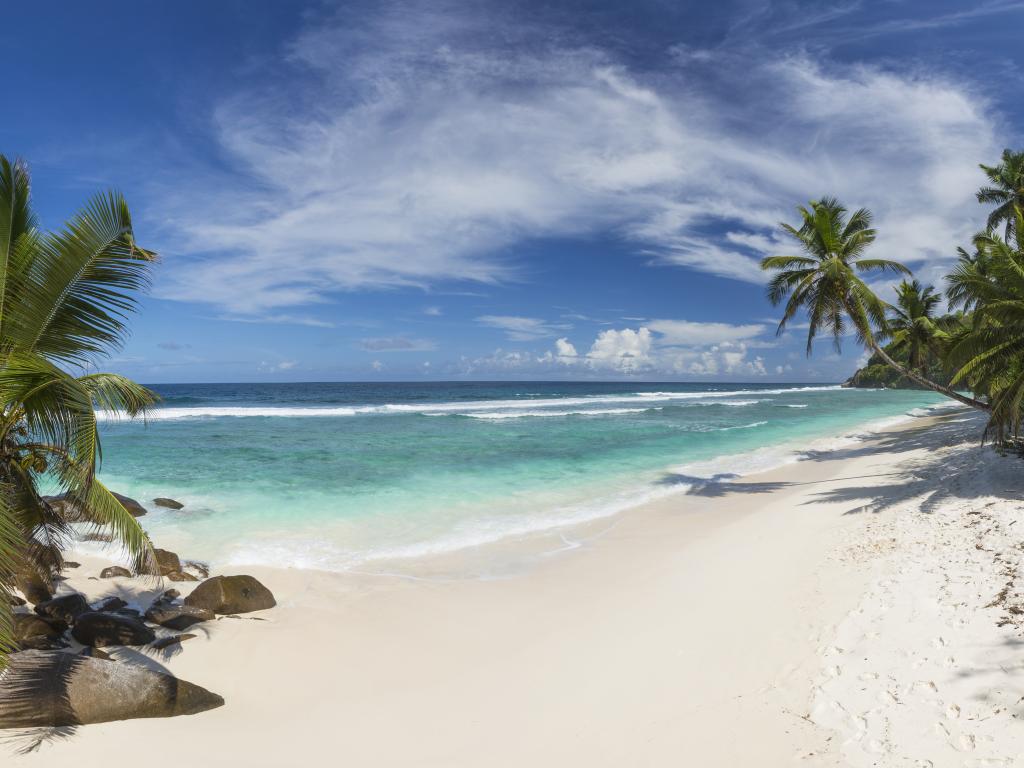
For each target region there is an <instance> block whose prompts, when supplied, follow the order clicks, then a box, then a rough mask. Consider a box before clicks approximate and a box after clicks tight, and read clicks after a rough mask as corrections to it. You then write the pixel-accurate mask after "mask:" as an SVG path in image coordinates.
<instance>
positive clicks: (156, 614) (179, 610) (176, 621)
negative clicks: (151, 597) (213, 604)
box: [146, 600, 216, 631]
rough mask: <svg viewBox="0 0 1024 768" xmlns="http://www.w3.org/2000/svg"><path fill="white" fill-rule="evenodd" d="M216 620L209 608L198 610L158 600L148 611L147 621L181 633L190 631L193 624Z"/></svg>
mask: <svg viewBox="0 0 1024 768" xmlns="http://www.w3.org/2000/svg"><path fill="white" fill-rule="evenodd" d="M214 618H216V617H215V616H214V613H213V611H211V610H209V609H207V608H198V607H196V606H194V605H170V604H169V603H166V602H164V601H162V600H157V601H156V602H155V603H154V604H153V606H152V607H151V608H150V609H149V610H148V611H146V621H151V622H152V623H154V624H159V625H160V626H161V627H167V628H168V629H176V630H179V631H180V630H183V629H188V628H189V627H191V626H192V625H193V624H199V623H200V622H203V621H212V620H213V619H214Z"/></svg>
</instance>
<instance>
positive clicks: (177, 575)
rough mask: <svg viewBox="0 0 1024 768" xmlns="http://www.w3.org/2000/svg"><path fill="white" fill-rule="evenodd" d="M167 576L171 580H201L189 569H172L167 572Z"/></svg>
mask: <svg viewBox="0 0 1024 768" xmlns="http://www.w3.org/2000/svg"><path fill="white" fill-rule="evenodd" d="M167 578H168V579H170V580H171V581H199V578H198V577H196V576H193V575H192V574H191V573H189V572H188V571H171V572H170V573H168V574H167Z"/></svg>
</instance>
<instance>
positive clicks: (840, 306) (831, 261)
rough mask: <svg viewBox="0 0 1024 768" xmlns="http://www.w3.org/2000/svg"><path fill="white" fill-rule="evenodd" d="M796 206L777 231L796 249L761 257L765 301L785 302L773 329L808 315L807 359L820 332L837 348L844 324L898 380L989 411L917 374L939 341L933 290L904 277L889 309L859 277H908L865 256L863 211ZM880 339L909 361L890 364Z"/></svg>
mask: <svg viewBox="0 0 1024 768" xmlns="http://www.w3.org/2000/svg"><path fill="white" fill-rule="evenodd" d="M798 210H799V212H800V216H801V218H802V219H803V221H802V223H801V224H800V226H799V227H793V226H790V225H789V224H782V229H783V231H785V232H786V233H787V234H789V235H790V236H791V237H792V238H793V239H794V240H796V241H797V242H798V243H799V244H800V249H801V254H800V255H796V256H769V257H768V258H766V259H764V260H763V261H762V262H761V268H762V269H764V270H766V271H773V272H774V273H775V274H774V276H773V277H772V278H771V280H769V282H768V299H769V300H770V301H771V302H772V304H773V305H778V304H781V303H782V302H783V301H786V307H785V310H784V311H783V315H782V320H781V322H780V323H779V330H778V332H779V333H782V332H783V330H785V328H786V325H787V323H789V321H790V320H792V319H793V318H794V317H795V316H796V315H797V313H798V312H800V311H801V310H802V311H803V312H804V313H805V314H806V316H807V320H808V328H807V354H808V356H810V354H811V351H812V348H813V344H814V339H815V337H816V336H817V335H818V333H819V332H822V331H825V332H827V333H828V334H829V335H831V336H832V339H833V343H834V345H835V348H836V350H837V351H839V348H840V340H841V339H842V337H843V336H844V335H845V333H846V331H847V328H848V326H847V323H849V326H851V329H852V331H853V332H854V335H855V336H856V338H857V341H858V342H860V343H861V344H863V345H865V346H867V347H869V348H870V349H871V350H873V351H874V353H875V354H876V355H877V356H878V357H879V358H881V360H882V361H883V362H885V364H886V365H888V366H889V367H890V368H893V369H894V370H895V371H896V373H897V374H898V375H899V376H900V377H905V378H907V379H909V380H911V381H913V382H914V383H915V384H917V385H919V386H922V387H926V388H928V389H932V390H935V391H936V392H941V393H942V394H944V395H946V396H947V397H951V398H953V399H954V400H958V401H959V402H962V403H964V404H965V405H970V406H972V407H975V408H980V409H983V410H988V405H987V404H986V403H983V402H980V401H978V400H976V399H973V398H971V397H968V396H966V395H963V394H961V393H959V392H956V391H954V390H953V389H951V388H949V387H948V386H945V385H944V384H940V383H939V382H936V381H933V380H932V379H929V378H926V377H925V376H924V375H923V373H922V370H923V368H924V366H925V362H926V361H928V360H930V359H931V358H932V357H934V356H935V354H936V353H937V352H938V350H939V347H940V346H941V343H942V341H943V338H942V336H941V335H940V330H941V329H939V328H938V326H937V325H936V323H935V321H934V319H933V318H932V315H933V314H934V310H935V307H936V305H937V303H938V297H937V295H936V294H935V292H934V290H933V289H931V288H927V289H926V288H923V287H922V286H921V285H920V283H918V282H917V281H914V282H911V283H907V282H906V281H904V283H903V285H902V286H901V288H900V301H899V304H898V306H896V307H893V306H890V305H889V304H886V303H885V302H884V301H882V300H881V299H879V298H878V296H876V295H875V293H874V291H872V290H871V288H870V287H869V286H868V285H867V283H865V282H864V280H863V279H862V278H861V275H862V274H863V275H869V274H871V273H880V274H884V273H885V272H895V273H897V274H898V273H902V274H910V270H908V269H907V268H906V267H905V266H903V265H902V264H900V263H898V262H895V261H890V260H888V259H869V258H865V257H864V252H865V251H866V250H867V248H868V246H869V245H871V243H872V242H874V240H875V230H874V229H872V228H871V214H870V213H869V212H868V211H867V209H864V208H861V209H860V210H858V211H856V212H854V213H853V214H852V215H851V216H849V217H847V211H846V208H844V207H843V206H841V205H840V204H839V203H838V202H837V201H836V200H835V199H834V198H826V199H824V200H822V201H820V202H811V203H810V205H809V207H807V208H804V207H801V208H799V209H798ZM787 297H788V301H787ZM886 337H890V338H892V339H893V345H894V348H895V349H896V351H905V352H906V355H907V360H908V363H909V364H908V365H903V364H901V363H899V362H897V361H896V360H895V359H893V358H892V357H891V356H890V355H889V353H888V352H886V350H885V349H883V348H882V347H881V346H880V340H884V339H885V338H886Z"/></svg>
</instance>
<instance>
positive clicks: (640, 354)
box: [587, 328, 654, 373]
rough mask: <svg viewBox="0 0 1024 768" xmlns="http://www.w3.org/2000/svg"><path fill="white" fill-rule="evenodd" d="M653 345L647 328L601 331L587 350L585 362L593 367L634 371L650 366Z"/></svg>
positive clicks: (624, 371)
mask: <svg viewBox="0 0 1024 768" xmlns="http://www.w3.org/2000/svg"><path fill="white" fill-rule="evenodd" d="M653 346H654V340H653V338H652V336H651V331H650V330H649V329H648V328H638V329H637V330H632V329H630V328H624V329H622V330H621V331H615V330H607V331H601V332H600V333H599V334H597V338H596V339H594V343H593V345H591V347H590V351H589V352H587V363H588V364H589V365H591V366H592V367H595V368H612V369H614V370H617V371H621V372H623V373H634V372H636V371H640V370H642V369H644V368H650V367H651V366H652V364H653V362H654V361H653V359H652V357H651V351H652V348H653Z"/></svg>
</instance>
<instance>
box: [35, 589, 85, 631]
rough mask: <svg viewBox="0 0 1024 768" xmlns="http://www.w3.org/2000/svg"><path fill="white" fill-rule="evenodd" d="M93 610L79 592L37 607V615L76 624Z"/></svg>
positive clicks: (56, 598) (48, 601)
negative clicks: (82, 616) (81, 617)
mask: <svg viewBox="0 0 1024 768" xmlns="http://www.w3.org/2000/svg"><path fill="white" fill-rule="evenodd" d="M91 610H92V608H90V607H89V603H88V601H87V600H86V599H85V596H84V595H80V594H78V593H77V592H73V593H72V594H70V595H61V596H60V597H55V598H53V599H52V600H47V601H46V602H43V603H39V605H37V606H36V613H37V614H39V615H40V616H42V617H43V618H44V619H59V620H60V621H63V622H64V623H65V624H74V623H75V621H76V620H77V619H78V617H79V616H81V615H82V614H85V613H89V612H90V611H91Z"/></svg>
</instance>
